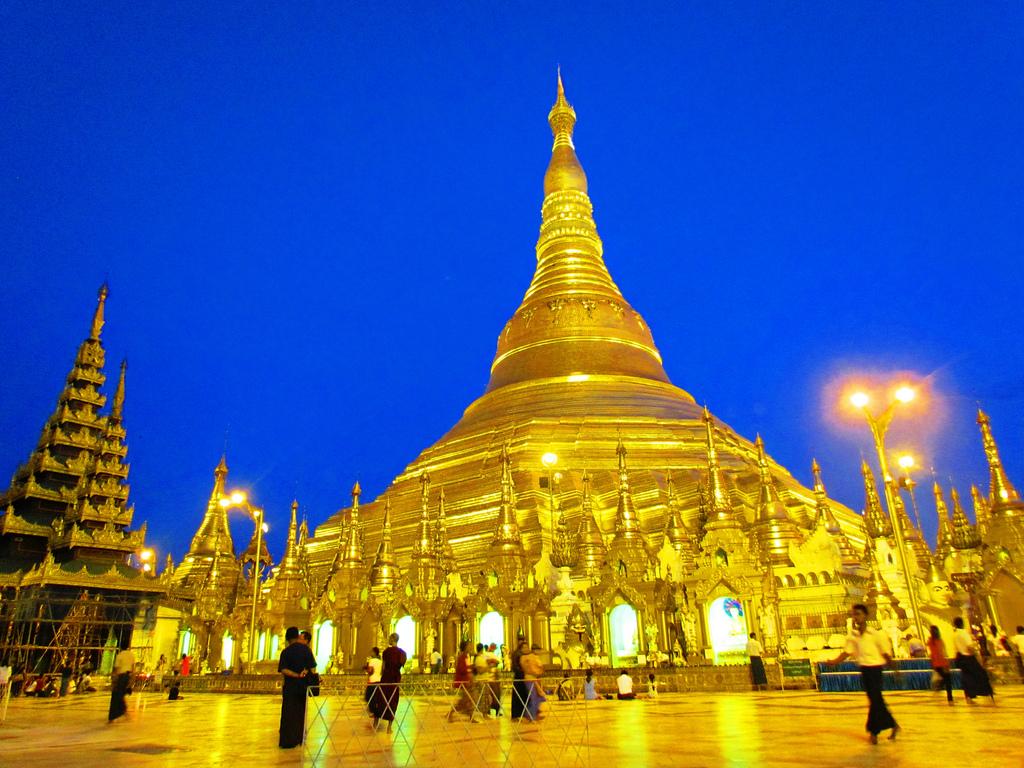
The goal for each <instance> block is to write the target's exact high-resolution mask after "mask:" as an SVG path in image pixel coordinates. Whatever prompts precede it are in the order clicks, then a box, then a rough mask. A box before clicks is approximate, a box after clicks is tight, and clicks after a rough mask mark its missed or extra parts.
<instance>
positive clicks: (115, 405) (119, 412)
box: [110, 359, 128, 421]
mask: <svg viewBox="0 0 1024 768" xmlns="http://www.w3.org/2000/svg"><path fill="white" fill-rule="evenodd" d="M127 370H128V360H127V359H124V360H122V361H121V375H120V376H119V377H118V379H117V389H116V390H114V400H113V402H112V403H111V406H110V416H111V417H112V418H114V419H116V420H117V421H122V420H123V419H124V377H125V372H126V371H127Z"/></svg>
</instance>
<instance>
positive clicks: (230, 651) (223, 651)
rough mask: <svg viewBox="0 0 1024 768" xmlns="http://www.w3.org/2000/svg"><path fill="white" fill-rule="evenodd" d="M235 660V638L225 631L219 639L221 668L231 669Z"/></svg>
mask: <svg viewBox="0 0 1024 768" xmlns="http://www.w3.org/2000/svg"><path fill="white" fill-rule="evenodd" d="M234 661H235V638H233V637H232V636H231V633H230V632H225V633H224V636H223V637H222V638H221V641H220V663H221V669H231V667H232V666H234Z"/></svg>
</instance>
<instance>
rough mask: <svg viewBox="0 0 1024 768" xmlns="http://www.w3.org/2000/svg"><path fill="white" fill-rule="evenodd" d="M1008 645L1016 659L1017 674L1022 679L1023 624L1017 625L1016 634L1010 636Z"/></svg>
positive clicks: (1023, 665)
mask: <svg viewBox="0 0 1024 768" xmlns="http://www.w3.org/2000/svg"><path fill="white" fill-rule="evenodd" d="M1010 647H1011V648H1013V657H1014V658H1015V659H1016V660H1017V674H1018V675H1020V677H1021V679H1022V680H1024V626H1018V627H1017V634H1015V635H1014V636H1013V637H1011V638H1010Z"/></svg>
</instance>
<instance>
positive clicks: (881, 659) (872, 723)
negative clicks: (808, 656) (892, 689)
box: [831, 603, 900, 744]
mask: <svg viewBox="0 0 1024 768" xmlns="http://www.w3.org/2000/svg"><path fill="white" fill-rule="evenodd" d="M850 617H851V618H852V619H853V626H852V627H851V629H850V634H849V635H847V636H846V645H845V647H844V648H843V652H842V653H840V654H839V656H837V657H836V658H835V660H833V661H832V662H831V663H833V664H840V663H842V662H843V661H845V660H846V659H849V658H853V659H856V661H857V664H858V665H859V666H860V677H861V683H862V684H863V686H864V693H866V694H867V696H868V721H867V724H866V725H865V729H866V730H867V732H868V733H869V734H871V736H870V740H871V743H872V744H877V743H878V734H879V733H881V732H882V731H886V730H890V729H891V730H892V733H890V734H889V740H890V741H892V740H895V738H896V734H898V733H899V732H900V727H899V725H897V723H896V720H895V718H893V716H892V713H891V712H889V707H887V706H886V704H885V699H884V698H882V671H883V670H884V669H885V667H886V665H887V664H891V663H892V660H893V649H892V643H891V642H890V641H889V638H888V637H887V636H886V635H885V633H884V632H881V631H879V630H877V629H875V628H874V627H869V626H868V608H867V606H866V605H863V604H862V603H856V604H855V605H854V606H853V607H852V608H850Z"/></svg>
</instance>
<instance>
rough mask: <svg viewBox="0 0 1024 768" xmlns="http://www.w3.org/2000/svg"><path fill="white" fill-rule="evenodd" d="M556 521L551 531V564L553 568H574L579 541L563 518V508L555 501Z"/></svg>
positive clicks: (577, 560)
mask: <svg viewBox="0 0 1024 768" xmlns="http://www.w3.org/2000/svg"><path fill="white" fill-rule="evenodd" d="M555 506H556V509H557V512H558V522H557V523H555V529H554V532H553V533H552V537H551V538H552V546H551V564H552V565H553V566H555V568H575V567H576V564H577V563H578V562H579V561H580V547H579V541H578V540H577V538H576V537H575V536H573V535H572V534H571V533H570V532H569V521H568V520H566V519H565V510H564V509H562V505H561V503H559V502H558V501H557V497H556V501H555Z"/></svg>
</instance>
